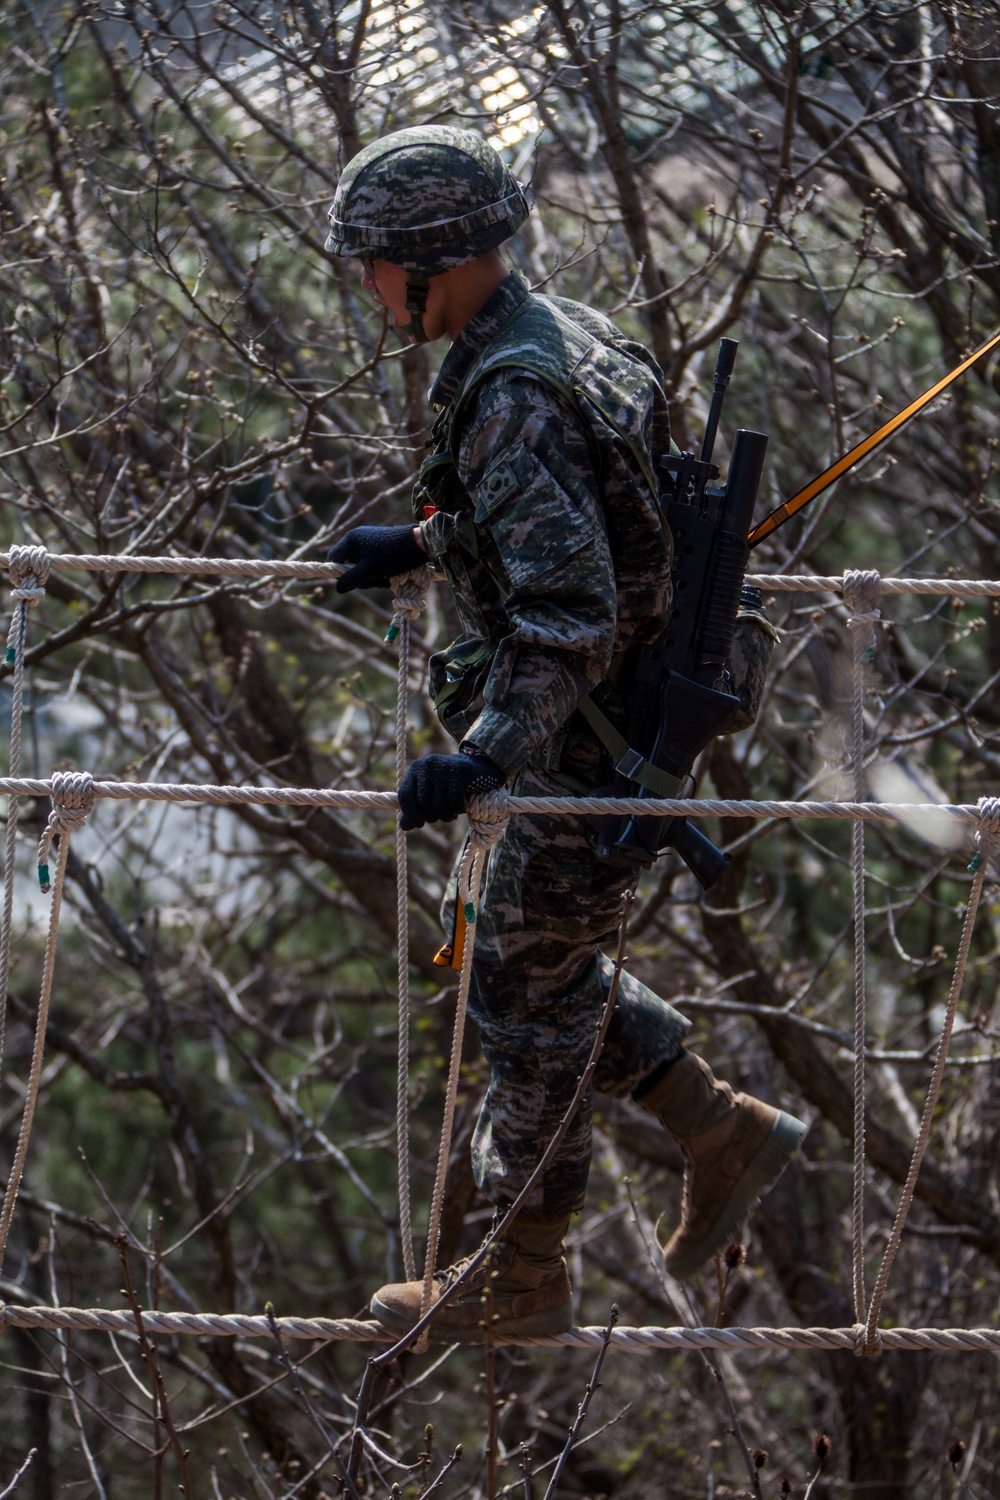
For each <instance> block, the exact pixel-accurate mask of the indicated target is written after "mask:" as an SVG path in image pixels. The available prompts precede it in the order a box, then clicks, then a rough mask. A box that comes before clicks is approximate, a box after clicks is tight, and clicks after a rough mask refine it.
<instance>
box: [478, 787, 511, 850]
mask: <svg viewBox="0 0 1000 1500" xmlns="http://www.w3.org/2000/svg"><path fill="white" fill-rule="evenodd" d="M468 814H469V827H470V828H471V830H472V846H473V848H474V849H492V848H493V845H494V844H496V843H499V841H500V839H502V838H503V836H504V832H505V830H506V827H507V823H508V821H509V819H510V793H509V792H508V791H507V788H506V787H502V786H501V787H497V789H496V791H493V792H473V794H472V796H471V797H470V798H469V802H468Z"/></svg>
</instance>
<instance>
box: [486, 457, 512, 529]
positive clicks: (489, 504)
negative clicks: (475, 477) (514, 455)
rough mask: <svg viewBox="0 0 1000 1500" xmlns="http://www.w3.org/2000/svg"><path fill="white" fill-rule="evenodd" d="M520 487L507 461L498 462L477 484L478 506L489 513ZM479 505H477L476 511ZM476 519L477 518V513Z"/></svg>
mask: <svg viewBox="0 0 1000 1500" xmlns="http://www.w3.org/2000/svg"><path fill="white" fill-rule="evenodd" d="M520 488H521V481H520V479H518V477H517V475H516V474H515V473H514V470H513V469H512V467H511V466H510V464H509V463H503V462H501V463H498V464H496V465H494V467H493V468H492V469H491V470H490V472H489V473H488V474H487V475H486V477H485V478H484V479H483V480H482V482H481V483H480V484H479V485H478V486H477V498H478V500H479V502H480V506H481V507H482V509H483V510H484V511H485V512H486V514H489V513H490V512H491V511H493V510H495V509H496V507H497V506H498V505H502V504H503V502H504V501H505V500H509V499H510V497H511V495H515V494H516V493H517V491H518V490H519V489H520ZM480 506H477V511H478V510H479V508H480ZM477 519H479V517H478V515H477Z"/></svg>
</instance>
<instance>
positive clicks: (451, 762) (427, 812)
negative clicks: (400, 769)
mask: <svg viewBox="0 0 1000 1500" xmlns="http://www.w3.org/2000/svg"><path fill="white" fill-rule="evenodd" d="M503 782H504V775H503V772H502V771H501V770H500V767H499V766H497V765H494V763H493V761H491V760H490V758H489V756H488V755H483V754H482V752H481V751H479V750H477V751H475V753H470V752H469V751H463V752H462V753H461V754H460V755H424V756H422V757H421V759H420V760H415V761H414V762H413V764H412V765H411V766H410V768H409V770H408V771H407V773H406V775H405V776H404V777H403V780H402V781H401V782H400V785H399V792H398V796H399V811H400V818H399V826H400V828H403V829H406V828H423V826H424V824H425V823H450V822H451V820H452V818H457V817H458V815H459V813H463V812H465V808H466V803H467V802H468V799H469V796H470V794H471V793H472V792H494V791H496V789H497V787H499V786H503Z"/></svg>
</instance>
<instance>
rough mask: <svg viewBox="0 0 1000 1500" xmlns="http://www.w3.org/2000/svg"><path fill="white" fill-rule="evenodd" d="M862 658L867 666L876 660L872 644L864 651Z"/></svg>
mask: <svg viewBox="0 0 1000 1500" xmlns="http://www.w3.org/2000/svg"><path fill="white" fill-rule="evenodd" d="M861 660H862V661H863V662H864V664H865V666H866V667H870V666H871V664H872V662H873V661H874V660H875V652H874V649H873V648H872V647H871V646H869V647H868V648H867V650H865V651H862V653H861Z"/></svg>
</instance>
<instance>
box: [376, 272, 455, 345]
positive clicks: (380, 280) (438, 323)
mask: <svg viewBox="0 0 1000 1500" xmlns="http://www.w3.org/2000/svg"><path fill="white" fill-rule="evenodd" d="M408 280H409V273H408V272H406V271H404V270H403V268H402V267H401V266H394V265H393V264H392V261H389V260H366V259H362V261H361V285H362V286H363V287H364V289H365V291H368V292H371V293H372V295H373V297H374V298H375V301H376V302H378V303H379V304H380V306H382V307H384V308H385V309H386V310H387V311H388V312H390V313H392V323H393V327H394V328H403V327H405V326H406V324H407V323H409V321H410V316H411V315H410V312H409V310H408V309H407V306H406V283H407V281H408ZM437 281H438V279H437V278H436V277H435V278H433V279H432V282H431V292H430V296H429V298H428V306H427V312H426V313H425V314H424V329H425V331H426V332H427V335H428V337H429V338H431V339H437V338H440V337H441V334H442V332H443V331H444V323H443V322H442V319H441V317H440V313H439V303H440V300H441V291H440V287H439V285H438V284H437ZM411 337H412V335H411Z"/></svg>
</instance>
